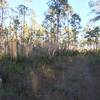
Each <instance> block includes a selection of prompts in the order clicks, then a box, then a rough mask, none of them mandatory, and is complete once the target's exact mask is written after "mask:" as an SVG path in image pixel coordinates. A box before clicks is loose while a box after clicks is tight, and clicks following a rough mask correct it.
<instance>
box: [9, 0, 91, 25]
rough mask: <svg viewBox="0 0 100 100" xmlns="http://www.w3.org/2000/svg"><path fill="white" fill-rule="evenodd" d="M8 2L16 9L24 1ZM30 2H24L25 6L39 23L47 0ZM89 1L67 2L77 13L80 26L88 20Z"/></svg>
mask: <svg viewBox="0 0 100 100" xmlns="http://www.w3.org/2000/svg"><path fill="white" fill-rule="evenodd" d="M8 1H10V6H12V7H17V6H18V5H19V4H21V3H23V1H24V0H8ZM31 1H32V2H27V0H26V1H25V5H26V6H28V7H30V8H32V9H33V10H34V12H35V13H36V20H37V22H38V23H41V22H42V21H43V18H44V16H43V15H44V12H45V11H46V10H47V8H48V7H47V2H48V0H31ZM88 1H89V0H69V1H68V2H69V4H71V6H72V7H73V9H74V10H75V12H76V13H78V14H79V15H80V17H81V19H82V22H81V23H82V26H84V25H86V23H87V22H88V19H89V16H90V15H89V12H90V8H89V6H88Z"/></svg>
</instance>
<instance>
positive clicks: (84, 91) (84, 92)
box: [65, 57, 96, 100]
mask: <svg viewBox="0 0 100 100" xmlns="http://www.w3.org/2000/svg"><path fill="white" fill-rule="evenodd" d="M73 62H74V63H73ZM65 80H66V84H67V85H66V86H67V87H66V88H68V89H69V95H70V96H69V97H70V98H71V96H73V98H74V99H70V98H68V99H70V100H96V99H95V89H94V80H93V76H92V74H91V71H90V68H89V65H88V61H87V60H86V59H85V58H84V57H75V58H73V59H72V64H70V65H69V66H68V69H67V70H66V71H65Z"/></svg>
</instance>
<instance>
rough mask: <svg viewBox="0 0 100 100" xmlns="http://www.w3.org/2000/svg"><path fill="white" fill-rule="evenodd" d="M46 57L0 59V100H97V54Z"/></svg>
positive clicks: (99, 67)
mask: <svg viewBox="0 0 100 100" xmlns="http://www.w3.org/2000/svg"><path fill="white" fill-rule="evenodd" d="M46 59H47V58H46ZM46 59H45V60H44V59H43V58H42V61H41V59H40V58H37V60H36V58H34V59H32V61H29V62H28V61H24V62H17V63H16V62H12V61H9V62H7V61H0V73H1V74H3V75H4V77H5V78H6V81H5V82H4V83H3V84H2V86H1V88H0V100H100V57H99V56H98V57H95V56H82V55H78V56H73V57H66V56H61V57H56V58H52V59H53V60H50V59H49V60H50V61H49V62H48V61H47V60H46ZM44 62H47V63H44Z"/></svg>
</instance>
